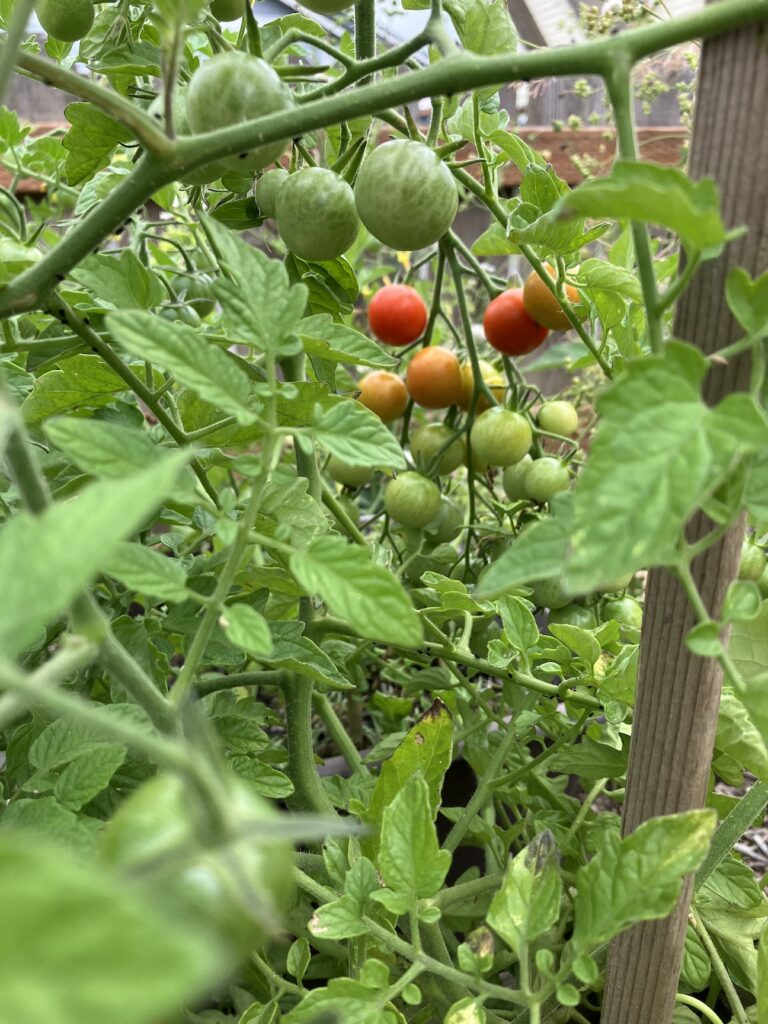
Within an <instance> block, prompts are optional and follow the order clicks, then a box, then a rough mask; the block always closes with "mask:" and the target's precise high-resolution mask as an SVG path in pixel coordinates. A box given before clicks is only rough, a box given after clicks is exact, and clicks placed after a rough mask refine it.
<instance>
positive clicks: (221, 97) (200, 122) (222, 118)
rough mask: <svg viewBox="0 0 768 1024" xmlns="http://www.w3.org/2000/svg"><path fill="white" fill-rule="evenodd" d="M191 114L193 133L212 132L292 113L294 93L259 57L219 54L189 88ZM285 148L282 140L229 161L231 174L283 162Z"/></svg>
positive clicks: (199, 70) (188, 112)
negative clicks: (250, 118)
mask: <svg viewBox="0 0 768 1024" xmlns="http://www.w3.org/2000/svg"><path fill="white" fill-rule="evenodd" d="M186 104H187V116H188V118H189V126H190V128H191V129H192V131H193V132H210V131H214V130H215V129H216V128H221V127H223V126H224V125H233V124H237V123H238V122H242V121H246V120H247V119H248V118H249V117H253V116H254V115H267V114H274V113H278V112H280V111H281V110H287V109H288V108H289V107H290V106H291V105H292V104H293V98H292V94H291V92H290V90H289V89H288V88H287V87H286V86H285V84H284V83H283V81H282V80H281V79H280V77H279V75H278V74H277V72H276V71H275V70H274V68H271V67H270V66H269V65H268V64H267V63H266V62H265V61H263V60H261V59H260V58H259V57H253V56H250V55H249V54H244V53H238V52H231V53H217V54H216V55H215V56H214V57H211V59H210V60H208V61H206V62H205V63H204V64H202V65H201V66H200V67H199V68H198V69H197V70H196V71H195V73H194V74H193V75H192V77H191V79H190V81H189V87H188V89H187V99H186ZM284 149H285V142H284V141H283V140H282V139H279V140H277V141H276V142H270V143H265V144H264V145H263V146H256V147H254V148H253V149H251V150H247V151H244V152H241V153H238V154H237V155H235V156H230V157H227V158H226V159H225V160H224V163H225V165H226V167H227V169H228V170H230V171H234V172H235V173H238V174H248V173H249V172H253V171H255V170H258V169H259V168H261V167H266V166H267V165H268V164H271V163H272V162H273V161H275V160H277V159H278V157H279V156H280V154H281V153H282V152H283V150H284Z"/></svg>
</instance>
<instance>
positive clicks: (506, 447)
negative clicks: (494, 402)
mask: <svg viewBox="0 0 768 1024" xmlns="http://www.w3.org/2000/svg"><path fill="white" fill-rule="evenodd" d="M532 440H533V435H532V433H531V425H530V423H529V422H528V420H527V419H526V418H525V417H524V416H521V415H520V413H518V412H512V411H511V410H510V409H502V408H500V407H498V406H495V407H494V408H493V409H487V410H486V411H485V412H483V413H481V414H480V415H479V416H478V417H477V419H476V420H475V422H474V423H473V424H472V430H471V432H470V441H471V443H472V451H473V454H475V455H476V456H477V458H478V460H479V462H480V464H481V465H486V466H510V465H512V464H513V463H515V462H520V460H521V459H522V458H523V457H524V456H525V455H526V454H527V453H528V449H529V448H530V447H531V441H532Z"/></svg>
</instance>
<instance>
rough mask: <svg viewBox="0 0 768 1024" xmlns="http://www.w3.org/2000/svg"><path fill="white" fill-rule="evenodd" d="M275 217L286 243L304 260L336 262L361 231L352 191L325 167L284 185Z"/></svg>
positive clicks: (293, 177)
mask: <svg viewBox="0 0 768 1024" xmlns="http://www.w3.org/2000/svg"><path fill="white" fill-rule="evenodd" d="M275 218H276V220H277V230H278V231H279V232H280V237H281V238H282V240H283V241H284V242H285V244H286V245H287V246H288V248H289V249H290V250H291V252H293V253H295V254H296V255H297V256H300V257H301V258H302V259H304V260H334V259H336V257H337V256H341V255H342V253H345V252H346V251H347V249H349V247H350V246H351V245H352V243H353V242H354V240H355V238H356V237H357V232H358V230H359V228H360V221H359V220H358V217H357V211H356V210H355V197H354V195H353V194H352V189H351V188H350V187H349V185H348V184H347V183H346V181H344V179H343V178H342V177H341V176H340V175H338V174H334V173H333V171H330V170H328V169H327V168H325V167H305V168H304V169H303V170H302V171H297V172H296V174H290V175H289V176H288V178H287V179H286V180H285V181H284V182H282V184H280V186H279V189H278V191H277V196H276V201H275Z"/></svg>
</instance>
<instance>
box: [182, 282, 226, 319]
mask: <svg viewBox="0 0 768 1024" xmlns="http://www.w3.org/2000/svg"><path fill="white" fill-rule="evenodd" d="M173 284H174V291H176V292H177V294H179V295H180V296H181V297H182V298H183V299H184V301H185V302H186V304H187V305H188V306H189V307H190V308H191V309H193V310H194V311H195V313H197V315H198V316H199V317H200V319H201V320H204V319H205V318H206V317H207V316H210V315H211V313H212V312H213V311H214V309H216V296H215V295H214V293H213V281H212V280H211V278H210V277H208V275H207V274H177V275H176V278H175V280H174V282H173Z"/></svg>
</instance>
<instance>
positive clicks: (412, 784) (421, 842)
mask: <svg viewBox="0 0 768 1024" xmlns="http://www.w3.org/2000/svg"><path fill="white" fill-rule="evenodd" d="M378 863H379V871H380V872H381V877H382V878H383V879H384V882H385V883H386V885H387V886H388V888H390V889H391V890H392V892H394V893H397V895H398V896H403V897H405V898H406V899H407V901H408V905H409V906H410V905H413V904H414V903H415V902H416V900H417V899H428V898H429V897H431V896H434V895H435V894H436V893H437V892H438V890H439V889H440V886H441V885H442V884H443V882H444V880H445V876H446V874H447V873H448V868H449V867H450V864H451V854H450V852H449V851H448V850H441V849H440V846H439V844H438V841H437V830H436V828H435V823H434V820H433V814H432V808H431V806H430V796H429V788H428V786H427V783H426V782H425V780H424V776H423V775H421V774H420V773H419V774H417V775H414V776H413V777H412V778H411V779H409V781H408V782H407V783H406V784H405V785H404V786H403V788H402V789H401V790H400V792H399V793H398V794H397V796H396V797H395V798H394V799H393V800H392V802H391V803H390V804H389V805H388V806H387V807H385V809H384V813H383V814H382V818H381V842H380V846H379V862H378Z"/></svg>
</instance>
